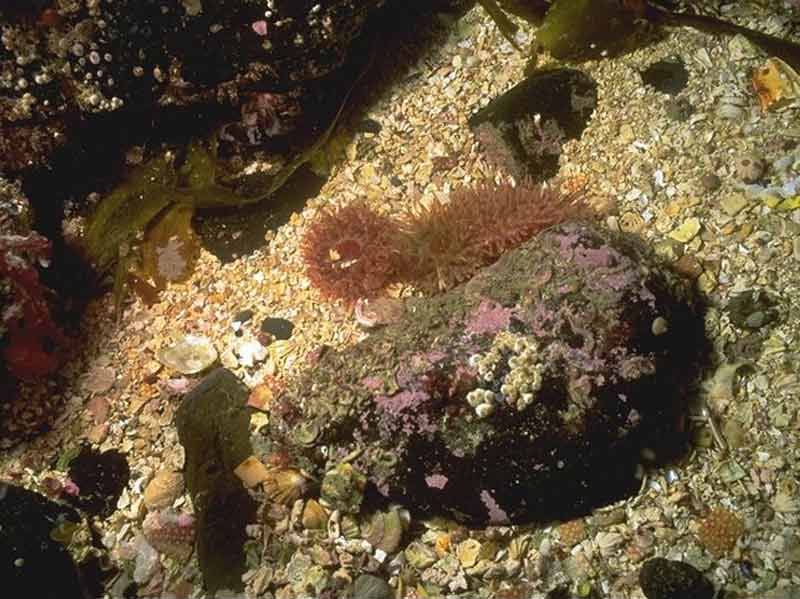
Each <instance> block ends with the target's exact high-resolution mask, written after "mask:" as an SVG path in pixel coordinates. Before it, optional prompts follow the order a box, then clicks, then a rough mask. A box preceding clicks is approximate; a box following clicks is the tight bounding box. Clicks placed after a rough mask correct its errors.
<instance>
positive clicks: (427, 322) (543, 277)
mask: <svg viewBox="0 0 800 599" xmlns="http://www.w3.org/2000/svg"><path fill="white" fill-rule="evenodd" d="M705 349H706V342H705V339H704V334H703V320H702V311H701V306H700V305H699V303H698V302H697V300H696V298H694V296H693V295H692V293H691V290H690V286H689V285H688V283H686V282H684V281H683V280H682V279H680V278H679V277H677V275H674V274H672V273H671V272H669V271H667V270H665V269H663V268H661V267H660V266H658V265H657V264H656V263H654V262H653V261H652V260H651V258H650V257H649V255H648V254H647V253H646V251H645V250H644V249H643V247H642V246H641V245H640V243H639V242H638V241H637V240H635V239H631V238H628V237H622V236H619V235H616V234H613V233H610V232H608V231H605V230H603V229H600V228H597V227H594V226H591V225H588V224H567V225H563V226H559V227H556V228H553V229H550V230H548V231H546V232H544V233H542V234H540V235H539V236H537V237H536V238H534V239H532V240H531V241H530V242H528V243H527V244H526V245H524V246H522V247H521V248H519V249H518V250H515V251H513V252H510V253H508V254H506V255H505V256H504V257H503V258H501V260H499V261H498V262H497V263H496V264H495V265H493V266H492V267H489V268H488V269H486V270H485V271H483V272H482V273H481V274H479V275H478V276H476V277H475V278H474V279H472V280H471V281H470V282H469V283H467V284H466V285H462V286H461V287H459V288H457V289H455V290H453V291H451V292H449V293H447V294H444V295H441V296H438V297H434V298H427V299H413V300H409V302H408V305H407V310H406V317H404V319H403V320H401V321H400V322H398V323H396V324H393V325H389V326H387V327H386V328H384V329H382V330H379V331H377V332H376V333H374V334H373V335H372V336H370V337H369V338H368V339H366V340H365V341H364V342H362V343H361V344H359V345H357V346H355V347H354V348H351V349H349V350H347V351H344V352H340V353H333V352H329V353H328V354H326V355H325V356H324V357H323V358H322V360H321V361H320V362H319V364H318V365H317V367H316V368H315V369H314V370H313V371H311V372H309V373H308V374H307V375H306V376H305V377H302V378H301V379H299V380H296V381H294V382H293V383H291V384H290V385H289V386H288V387H287V389H286V391H285V392H284V393H283V394H282V395H281V396H280V397H279V398H277V400H276V401H275V402H274V403H273V405H272V406H271V407H270V426H269V428H268V429H263V430H262V433H261V434H260V435H256V436H254V437H253V444H254V446H255V447H256V448H257V452H260V453H263V454H264V455H263V458H264V460H266V461H269V460H270V459H271V455H275V454H282V455H286V454H287V453H288V454H289V456H290V457H291V461H292V462H294V466H298V467H302V468H304V469H305V470H306V471H307V472H309V473H312V474H313V475H315V476H318V477H319V479H320V480H323V483H322V487H323V489H326V488H334V489H336V488H338V487H336V486H335V485H331V484H329V483H330V482H331V477H333V476H335V475H336V474H337V473H340V472H341V471H342V467H341V465H340V464H341V462H342V461H347V463H348V466H347V468H346V469H347V470H348V471H351V470H355V471H357V472H359V473H361V474H362V475H363V476H364V477H366V487H365V489H364V494H365V502H364V503H363V504H362V503H361V502H360V501H354V498H353V494H354V493H356V494H359V493H360V492H361V491H360V489H356V488H354V489H350V490H349V491H348V490H347V489H344V488H342V489H339V491H341V492H338V491H337V493H328V496H327V497H325V499H326V500H327V501H328V502H329V503H331V504H332V505H333V507H334V508H338V509H342V510H343V511H348V509H350V510H351V511H352V509H358V507H356V508H353V507H352V506H362V507H363V506H365V505H368V504H369V503H370V502H372V501H376V502H380V501H389V500H391V501H399V502H401V503H403V504H404V505H406V506H407V507H409V508H410V509H412V510H416V511H417V512H421V513H423V514H443V515H447V516H450V517H452V518H454V519H456V520H459V521H461V522H464V523H467V524H470V525H483V524H487V523H505V522H529V521H549V520H552V519H567V518H570V517H574V516H575V515H578V514H580V513H585V512H587V511H589V510H590V509H592V508H594V507H597V506H599V505H602V504H604V503H607V502H611V501H614V500H616V499H618V498H621V497H623V496H625V495H626V494H630V493H632V492H634V491H635V490H636V489H637V488H638V485H639V482H640V480H639V478H637V473H638V472H640V469H641V464H642V462H643V460H660V459H664V458H667V457H670V456H674V455H675V454H676V453H679V452H680V451H681V450H682V449H683V447H684V443H683V441H684V435H683V433H684V427H683V419H682V411H683V404H684V402H683V399H684V393H685V391H686V389H687V386H688V385H689V384H691V383H692V382H693V381H694V379H695V378H696V377H695V375H696V374H697V371H698V369H699V367H700V365H701V364H702V363H703V358H704V353H705ZM323 446H325V447H327V450H326V451H325V452H323V451H320V449H319V448H321V447H323ZM337 466H339V467H338V468H337ZM326 472H327V473H330V474H329V475H328V476H327V477H326V476H325V474H326ZM340 478H341V477H340ZM350 478H351V479H353V480H356V479H357V478H358V477H355V476H351V477H350ZM340 486H341V485H340ZM358 486H359V487H364V485H358ZM339 496H341V502H339ZM338 503H341V505H338Z"/></svg>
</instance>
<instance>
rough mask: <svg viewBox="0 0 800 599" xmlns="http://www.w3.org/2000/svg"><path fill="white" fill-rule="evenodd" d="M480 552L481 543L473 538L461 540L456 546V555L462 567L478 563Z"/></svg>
mask: <svg viewBox="0 0 800 599" xmlns="http://www.w3.org/2000/svg"><path fill="white" fill-rule="evenodd" d="M480 552H481V544H480V542H479V541H477V540H475V539H467V540H466V541H462V542H461V543H459V544H458V547H456V557H458V561H459V562H461V566H462V567H464V568H471V567H472V566H474V565H475V564H476V563H478V556H479V555H480Z"/></svg>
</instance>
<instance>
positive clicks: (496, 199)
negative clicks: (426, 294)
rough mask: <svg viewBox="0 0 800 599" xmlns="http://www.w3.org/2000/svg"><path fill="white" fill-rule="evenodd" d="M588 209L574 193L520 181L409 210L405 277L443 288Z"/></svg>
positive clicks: (404, 229) (471, 189)
mask: <svg viewBox="0 0 800 599" xmlns="http://www.w3.org/2000/svg"><path fill="white" fill-rule="evenodd" d="M590 212H591V210H590V208H589V207H588V205H587V204H586V203H585V202H584V200H583V199H582V198H581V197H579V196H577V195H570V194H563V193H561V192H560V191H558V190H557V189H555V188H552V187H545V186H540V185H536V184H535V183H533V182H532V181H529V180H523V181H522V182H521V183H519V184H517V185H511V184H509V183H504V184H501V185H498V186H494V185H488V184H483V185H479V186H476V187H465V188H462V189H458V190H456V191H454V192H453V193H452V194H451V195H450V198H449V201H447V202H443V201H440V200H438V199H435V200H433V202H431V203H429V204H427V205H423V204H421V203H418V204H416V205H415V206H414V207H412V208H411V209H410V210H409V211H408V212H407V213H406V215H405V218H404V219H403V226H402V242H403V249H402V254H403V256H404V257H405V267H406V270H407V272H406V273H405V274H406V275H407V277H408V278H410V279H412V280H415V281H419V282H421V283H422V284H423V285H425V284H427V285H426V286H427V287H436V288H438V289H440V290H442V289H447V288H449V287H451V286H453V285H454V284H456V283H460V282H462V281H464V280H466V279H468V278H470V277H471V276H472V275H473V274H475V272H476V271H477V270H478V269H479V268H481V267H483V266H485V265H487V264H490V263H491V262H494V261H495V260H496V259H497V258H499V257H500V255H501V254H502V253H503V252H505V251H506V250H509V249H511V248H513V247H516V246H519V245H520V244H522V243H523V242H525V241H526V240H528V239H530V238H531V237H532V236H533V235H534V234H536V233H538V232H539V231H541V230H543V229H546V228H548V227H551V226H553V225H556V224H558V223H561V222H564V221H566V220H571V219H575V218H581V217H585V216H588V215H589V214H590Z"/></svg>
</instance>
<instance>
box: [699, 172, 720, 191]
mask: <svg viewBox="0 0 800 599" xmlns="http://www.w3.org/2000/svg"><path fill="white" fill-rule="evenodd" d="M720 185H722V180H721V179H720V178H719V177H718V176H717V175H715V174H714V173H708V174H707V175H703V176H702V178H701V179H700V187H701V188H702V190H703V191H716V190H718V189H719V186H720Z"/></svg>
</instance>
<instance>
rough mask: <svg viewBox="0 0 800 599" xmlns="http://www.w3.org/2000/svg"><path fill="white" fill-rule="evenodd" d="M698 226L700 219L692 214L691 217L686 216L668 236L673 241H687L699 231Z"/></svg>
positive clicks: (699, 226)
mask: <svg viewBox="0 0 800 599" xmlns="http://www.w3.org/2000/svg"><path fill="white" fill-rule="evenodd" d="M700 228H701V225H700V219H699V218H697V217H696V216H693V217H692V218H687V219H686V220H685V221H683V223H682V224H681V225H680V226H678V227H677V228H675V229H673V230H672V231H671V232H670V234H669V236H670V237H671V238H672V239H674V240H675V241H680V242H681V243H688V242H690V241H691V240H692V239H694V237H695V235H697V234H698V233H699V232H700Z"/></svg>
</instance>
